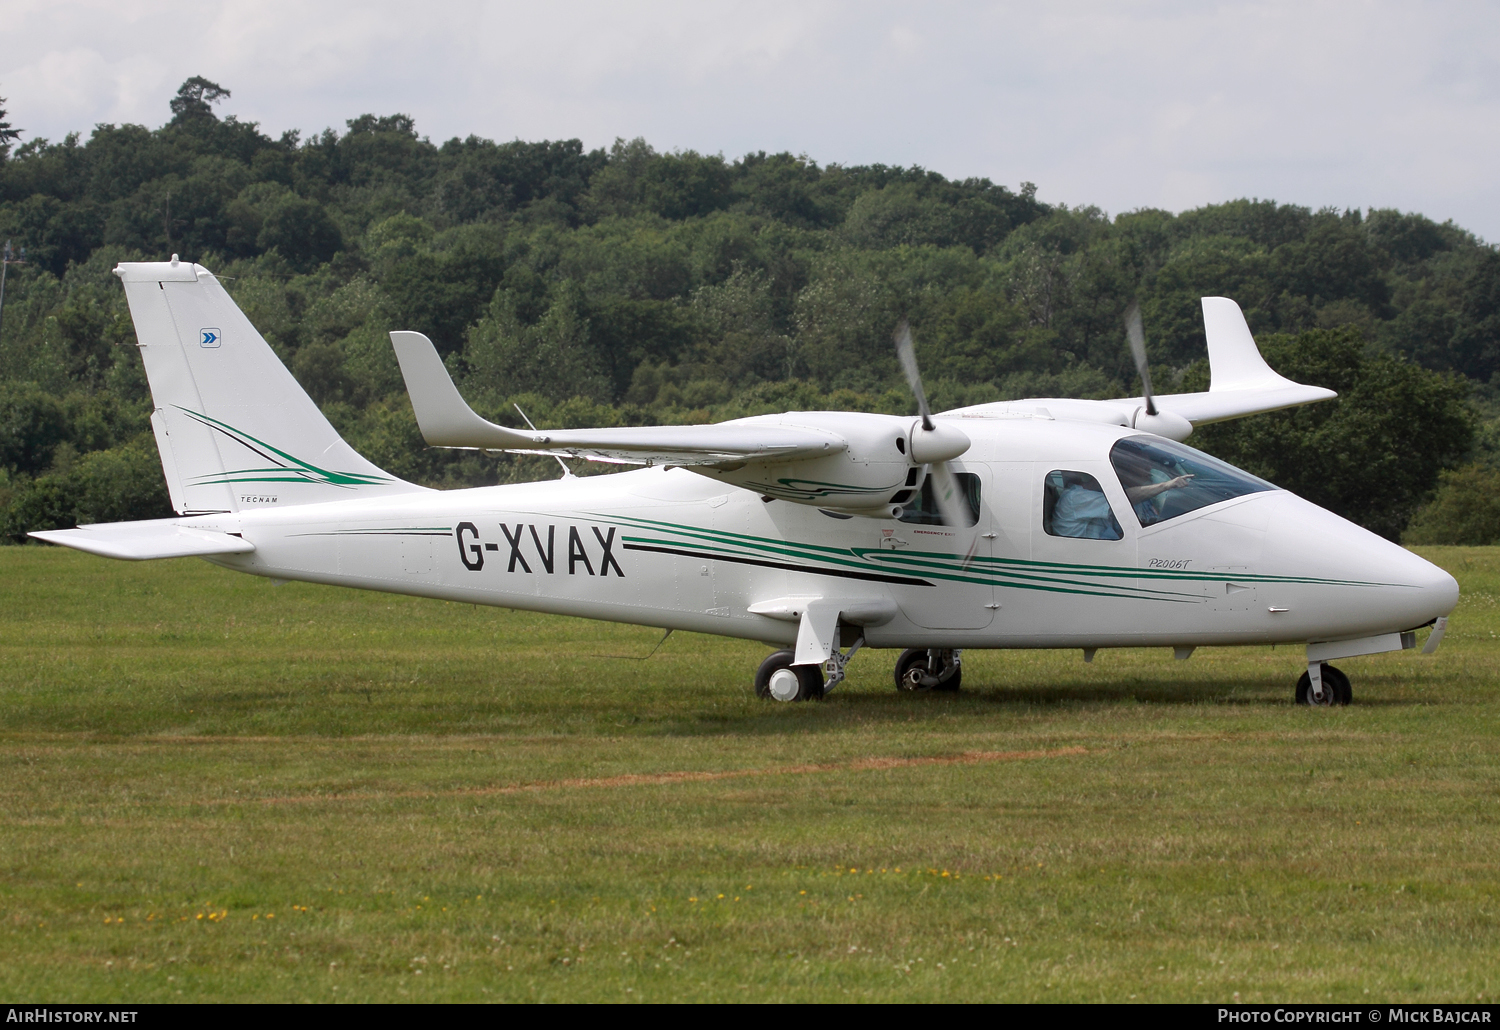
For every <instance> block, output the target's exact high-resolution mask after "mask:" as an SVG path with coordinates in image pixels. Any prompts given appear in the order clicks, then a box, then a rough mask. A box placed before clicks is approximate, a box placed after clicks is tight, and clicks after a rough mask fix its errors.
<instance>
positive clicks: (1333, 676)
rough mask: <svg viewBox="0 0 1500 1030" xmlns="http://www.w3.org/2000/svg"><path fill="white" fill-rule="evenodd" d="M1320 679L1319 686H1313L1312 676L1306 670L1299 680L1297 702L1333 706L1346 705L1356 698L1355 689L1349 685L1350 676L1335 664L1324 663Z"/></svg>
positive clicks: (1317, 705)
mask: <svg viewBox="0 0 1500 1030" xmlns="http://www.w3.org/2000/svg"><path fill="white" fill-rule="evenodd" d="M1318 679H1319V680H1320V681H1321V682H1320V683H1319V684H1318V687H1314V686H1313V681H1312V676H1311V675H1309V674H1308V673H1305V672H1304V673H1303V674H1302V677H1301V678H1300V679H1299V680H1297V703H1298V704H1299V705H1309V706H1311V707H1313V708H1332V707H1333V706H1334V705H1346V704H1348V703H1349V702H1350V701H1352V700H1354V691H1353V690H1352V689H1351V688H1350V686H1349V677H1348V676H1345V675H1344V674H1343V673H1342V672H1340V671H1339V670H1338V669H1335V668H1334V667H1333V666H1331V665H1327V664H1324V665H1322V666H1321V667H1320V669H1319V676H1318ZM1319 688H1321V689H1319Z"/></svg>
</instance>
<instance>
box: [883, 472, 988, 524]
mask: <svg viewBox="0 0 1500 1030" xmlns="http://www.w3.org/2000/svg"><path fill="white" fill-rule="evenodd" d="M953 478H954V479H956V480H958V506H959V508H960V510H962V511H963V512H964V513H965V515H966V516H967V518H968V522H967V523H966V525H969V526H972V525H974V524H975V523H977V522H978V521H979V477H978V476H977V475H975V474H974V473H973V472H955V473H953ZM904 507H905V509H906V510H905V512H903V513H902V515H901V521H902V522H912V523H916V524H917V525H919V526H941V525H942V524H943V513H942V512H940V511H939V510H938V506H937V499H936V498H934V497H933V496H932V477H931V476H928V477H927V478H926V479H925V480H923V481H922V489H921V490H920V491H918V492H917V493H916V495H915V496H914V497H912V498H911V500H909V501H907V502H906V503H905V505H904Z"/></svg>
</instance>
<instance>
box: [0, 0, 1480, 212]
mask: <svg viewBox="0 0 1500 1030" xmlns="http://www.w3.org/2000/svg"><path fill="white" fill-rule="evenodd" d="M191 75H202V76H205V77H207V78H209V79H212V80H214V81H215V82H218V83H220V84H221V85H223V86H225V87H227V88H229V89H230V90H232V91H233V94H234V96H233V99H231V100H229V101H227V102H226V103H224V104H223V105H221V107H220V111H221V113H225V114H235V115H238V116H239V117H240V118H241V119H247V120H253V121H257V122H259V123H260V124H261V127H262V129H263V130H265V131H267V132H269V133H271V134H272V135H279V134H280V133H281V132H282V131H283V130H285V129H291V128H297V129H301V130H303V131H304V132H314V131H318V130H321V129H323V128H325V127H327V126H334V127H337V128H340V129H342V128H343V125H344V122H345V121H346V120H347V119H349V118H352V117H354V116H355V115H358V114H361V113H364V112H373V113H377V114H389V113H394V112H404V113H408V114H411V115H413V116H414V117H415V118H416V120H417V128H418V130H419V131H420V132H421V133H422V134H424V135H427V136H430V137H431V138H432V139H434V140H443V139H447V138H449V137H451V136H455V135H458V136H464V135H469V134H471V133H472V134H477V135H480V136H485V137H489V138H492V139H499V140H504V139H512V138H517V137H519V138H521V139H558V138H571V137H579V138H581V139H582V140H583V141H584V143H585V144H586V145H588V146H590V147H594V146H606V145H608V144H609V143H610V141H612V140H613V139H614V138H615V137H618V136H623V137H627V138H628V137H634V136H644V137H645V138H646V139H647V140H648V141H650V142H651V143H652V145H654V146H655V147H657V149H659V150H671V149H679V148H680V149H693V150H698V151H700V152H709V153H713V152H719V153H723V154H724V155H725V156H726V157H728V158H731V159H732V158H734V157H737V156H739V155H741V154H744V153H746V152H747V151H755V150H766V151H779V150H790V151H793V152H796V153H805V154H807V155H808V156H809V157H811V158H812V159H814V160H816V161H818V162H819V163H821V164H828V163H832V162H839V163H843V164H863V163H873V162H882V163H886V164H900V165H908V164H919V165H922V166H924V167H927V168H931V169H934V170H936V171H939V172H942V173H943V174H945V175H947V176H950V177H965V176H985V177H988V178H990V179H992V180H994V181H995V182H999V183H1004V184H1006V185H1009V186H1011V187H1012V188H1015V187H1016V186H1017V185H1018V184H1019V183H1021V182H1023V181H1031V182H1035V183H1036V184H1037V186H1038V188H1039V191H1038V195H1039V196H1040V197H1041V198H1042V199H1043V200H1046V201H1049V202H1053V203H1066V204H1069V205H1084V204H1095V205H1098V206H1099V207H1102V208H1104V209H1105V210H1107V211H1109V212H1110V213H1112V214H1116V213H1119V212H1121V211H1127V210H1131V209H1133V208H1138V207H1163V208H1168V209H1170V210H1173V211H1181V210H1184V209H1186V208H1190V207H1195V206H1197V205H1200V204H1206V203H1212V202H1216V201H1222V200H1228V199H1231V198H1234V197H1242V196H1255V197H1263V198H1265V197H1269V198H1274V199H1276V200H1279V201H1283V202H1289V203H1297V204H1305V205H1310V206H1312V207H1322V206H1325V205H1334V206H1337V207H1341V208H1343V207H1372V206H1373V207H1397V208H1402V209H1404V210H1413V211H1421V212H1423V213H1425V214H1427V215H1428V216H1430V217H1432V218H1436V219H1438V220H1444V219H1448V218H1451V219H1453V220H1455V221H1456V222H1458V223H1459V224H1460V225H1462V226H1464V227H1465V228H1468V229H1470V230H1472V231H1474V232H1476V233H1478V234H1479V235H1480V236H1482V237H1484V238H1486V239H1488V240H1493V241H1500V189H1497V177H1496V171H1497V168H1500V4H1495V3H1451V4H1421V3H1417V2H1413V0H1406V2H1387V0H1369V2H1361V0H1344V2H1342V3H1319V2H1312V0H1298V2H1288V3H1283V2H1264V3H1218V4H1215V3H1211V2H1207V0H1196V2H1185V3H1176V2H1165V0H1164V2H1155V3H1149V2H1139V3H1132V2H1124V0H1120V2H1080V3H1054V2H1037V0H1029V2H1026V3H977V2H953V3H935V2H928V3H925V4H913V3H910V2H906V3H881V2H869V0H866V2H860V3H850V2H835V0H828V2H820V0H797V2H791V3H782V2H769V0H768V2H756V3H735V2H728V0H725V2H713V0H695V2H682V3H678V2H668V0H638V2H618V0H617V2H613V3H582V2H580V3H567V2H556V0H554V2H550V3H535V2H532V3H524V4H523V3H510V2H491V3H484V2H455V0H442V2H430V3H427V4H414V3H411V2H409V0H407V2H403V3H380V2H363V3H358V4H354V3H349V4H344V3H336V2H327V0H324V2H311V3H310V2H307V0H298V2H289V0H250V2H243V0H242V2H239V3H234V4H227V3H216V2H212V0H195V2H192V3H181V4H164V3H161V2H160V0H151V2H139V0H107V2H91V0H88V2H86V0H71V2H57V0H51V2H41V0H0V96H5V97H7V98H9V104H8V105H7V106H8V108H9V110H10V121H11V122H12V124H14V125H16V126H18V127H20V128H23V129H25V130H26V131H27V135H26V137H24V138H28V139H29V138H31V137H32V136H34V135H41V136H45V137H47V138H49V139H58V138H60V137H62V136H63V135H65V134H66V133H67V132H70V131H83V132H85V133H87V132H88V131H89V130H90V129H91V128H92V126H93V125H94V124H95V123H98V122H138V123H142V124H145V125H149V126H157V125H160V124H161V123H162V122H164V121H165V120H166V118H167V115H168V113H169V112H168V110H167V100H168V99H169V98H170V97H171V96H172V94H173V93H174V92H175V91H176V88H177V86H178V85H179V84H180V83H181V82H182V80H183V79H185V78H187V77H189V76H191Z"/></svg>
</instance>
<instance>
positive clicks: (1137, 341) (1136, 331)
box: [1125, 300, 1156, 415]
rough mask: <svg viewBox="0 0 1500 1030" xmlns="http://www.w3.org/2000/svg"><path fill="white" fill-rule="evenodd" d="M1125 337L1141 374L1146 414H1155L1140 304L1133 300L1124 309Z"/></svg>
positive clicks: (1136, 367) (1137, 369)
mask: <svg viewBox="0 0 1500 1030" xmlns="http://www.w3.org/2000/svg"><path fill="white" fill-rule="evenodd" d="M1125 335H1126V336H1128V337H1130V353H1131V354H1133V355H1134V356H1135V369H1136V371H1137V372H1139V373H1140V374H1141V389H1142V390H1143V391H1144V392H1145V394H1146V414H1148V415H1155V414H1156V401H1154V400H1152V398H1151V366H1150V365H1149V364H1147V362H1146V329H1145V327H1144V326H1142V325H1141V302H1140V301H1138V300H1133V301H1131V302H1130V307H1128V308H1126V309H1125Z"/></svg>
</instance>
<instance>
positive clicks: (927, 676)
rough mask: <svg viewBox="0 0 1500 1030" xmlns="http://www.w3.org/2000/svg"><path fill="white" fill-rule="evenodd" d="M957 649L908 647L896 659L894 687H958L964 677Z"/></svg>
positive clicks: (948, 689)
mask: <svg viewBox="0 0 1500 1030" xmlns="http://www.w3.org/2000/svg"><path fill="white" fill-rule="evenodd" d="M963 678H964V670H963V665H962V664H961V663H960V661H959V657H958V652H957V651H955V650H950V649H946V648H935V647H934V648H926V647H909V648H907V649H906V650H905V651H902V652H901V657H900V658H898V659H896V689H897V690H900V691H903V692H906V691H915V690H943V691H953V690H957V689H958V686H959V684H960V683H961V682H962V681H963Z"/></svg>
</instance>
